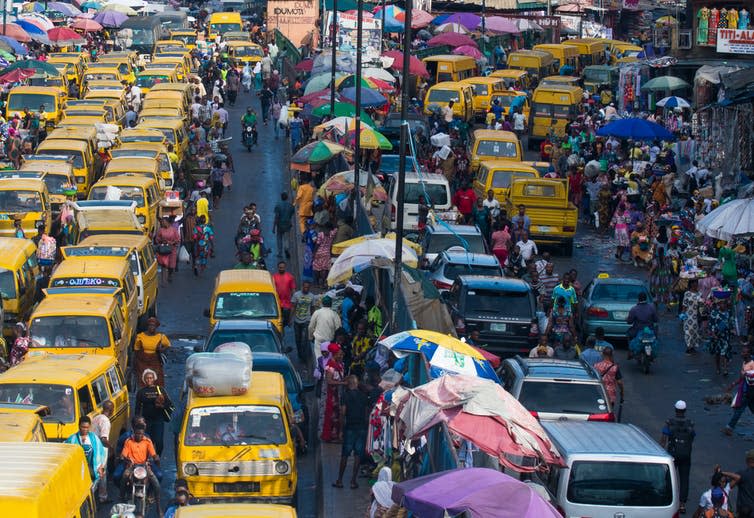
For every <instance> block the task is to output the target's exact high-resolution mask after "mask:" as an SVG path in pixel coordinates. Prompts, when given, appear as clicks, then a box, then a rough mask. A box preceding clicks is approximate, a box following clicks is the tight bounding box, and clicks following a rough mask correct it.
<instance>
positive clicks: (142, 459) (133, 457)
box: [120, 424, 161, 515]
mask: <svg viewBox="0 0 754 518" xmlns="http://www.w3.org/2000/svg"><path fill="white" fill-rule="evenodd" d="M145 433H146V426H145V425H143V424H136V425H135V426H134V431H133V436H131V437H129V438H128V439H126V442H125V443H124V444H123V450H122V451H121V453H120V457H121V460H122V461H123V462H124V463H125V466H126V468H125V470H124V471H123V478H122V479H121V481H120V499H121V501H125V500H126V488H127V486H128V483H129V482H130V481H131V479H132V477H133V470H134V466H137V465H140V464H141V465H143V466H145V467H146V468H147V479H148V480H149V482H148V486H151V491H152V493H151V494H152V495H154V498H155V502H156V504H157V513H158V515H161V511H160V481H159V480H157V476H156V475H155V474H154V472H153V471H152V468H151V466H150V465H149V461H150V460H153V461H154V462H155V464H156V465H158V466H159V465H160V456H159V455H157V452H156V451H155V449H154V444H153V443H152V440H151V439H149V438H148V437H145ZM149 490H150V488H149V487H147V493H149Z"/></svg>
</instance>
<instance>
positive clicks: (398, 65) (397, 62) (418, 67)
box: [382, 50, 429, 79]
mask: <svg viewBox="0 0 754 518" xmlns="http://www.w3.org/2000/svg"><path fill="white" fill-rule="evenodd" d="M382 55H383V56H384V57H386V58H391V59H392V60H393V63H392V64H391V65H390V67H389V68H392V69H393V70H397V71H399V72H400V71H402V70H403V52H401V51H399V50H388V51H387V52H383V53H382ZM408 71H409V74H411V75H413V76H419V77H423V78H425V79H426V78H428V77H429V72H427V67H426V65H425V64H424V62H423V61H421V60H420V59H419V58H417V57H416V56H411V58H410V59H409V62H408Z"/></svg>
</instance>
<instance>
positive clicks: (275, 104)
mask: <svg viewBox="0 0 754 518" xmlns="http://www.w3.org/2000/svg"><path fill="white" fill-rule="evenodd" d="M282 111H283V106H282V105H281V104H280V100H278V99H277V98H275V100H274V101H272V107H271V108H270V115H271V116H272V130H273V132H274V134H275V138H278V135H279V134H280V122H279V121H280V113H281V112H282Z"/></svg>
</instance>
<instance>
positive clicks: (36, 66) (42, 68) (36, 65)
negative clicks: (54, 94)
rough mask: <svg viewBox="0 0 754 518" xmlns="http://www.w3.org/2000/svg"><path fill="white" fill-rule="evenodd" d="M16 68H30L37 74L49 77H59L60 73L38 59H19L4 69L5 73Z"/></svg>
mask: <svg viewBox="0 0 754 518" xmlns="http://www.w3.org/2000/svg"><path fill="white" fill-rule="evenodd" d="M17 68H30V69H33V70H35V71H36V73H38V74H47V75H50V76H57V75H60V72H59V71H58V69H57V68H55V67H54V66H52V65H51V64H50V63H47V62H46V61H39V60H38V59H19V60H18V61H16V62H15V63H13V64H12V65H10V66H9V67H8V68H6V69H5V72H9V71H11V70H15V69H17Z"/></svg>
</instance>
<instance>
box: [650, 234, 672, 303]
mask: <svg viewBox="0 0 754 518" xmlns="http://www.w3.org/2000/svg"><path fill="white" fill-rule="evenodd" d="M661 228H665V227H661ZM672 286H673V270H672V267H671V264H670V259H669V258H668V257H667V256H666V255H665V249H664V248H662V247H658V248H657V249H656V253H655V255H654V258H653V259H652V265H651V266H650V269H649V291H650V293H651V294H652V298H653V299H654V300H655V303H656V304H658V307H659V304H665V308H666V309H668V310H669V309H670V307H669V304H670V290H671V288H672Z"/></svg>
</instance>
